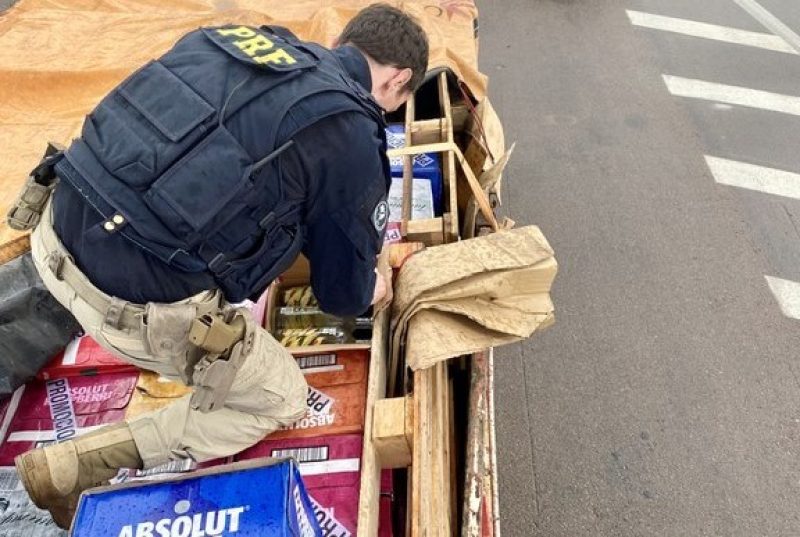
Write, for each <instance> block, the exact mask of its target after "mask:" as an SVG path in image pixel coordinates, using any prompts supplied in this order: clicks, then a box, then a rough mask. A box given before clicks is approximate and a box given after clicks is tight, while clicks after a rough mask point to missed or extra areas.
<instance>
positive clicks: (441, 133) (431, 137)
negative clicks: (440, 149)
mask: <svg viewBox="0 0 800 537" xmlns="http://www.w3.org/2000/svg"><path fill="white" fill-rule="evenodd" d="M448 128H449V127H448V125H447V120H446V119H445V118H437V119H424V120H421V121H414V122H413V123H412V124H411V143H410V144H409V145H421V144H433V143H438V142H446V141H447V134H446V133H447V130H448Z"/></svg>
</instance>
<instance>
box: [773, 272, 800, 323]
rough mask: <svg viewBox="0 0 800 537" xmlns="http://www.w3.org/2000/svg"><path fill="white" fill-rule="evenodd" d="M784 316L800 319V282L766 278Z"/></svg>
mask: <svg viewBox="0 0 800 537" xmlns="http://www.w3.org/2000/svg"><path fill="white" fill-rule="evenodd" d="M764 278H766V280H767V285H769V288H770V290H771V291H772V294H773V295H775V299H776V300H777V301H778V305H779V306H780V308H781V311H782V312H783V314H784V315H786V316H787V317H789V318H791V319H800V282H794V281H792V280H784V279H782V278H776V277H774V276H764Z"/></svg>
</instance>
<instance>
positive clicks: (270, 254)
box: [217, 224, 303, 302]
mask: <svg viewBox="0 0 800 537" xmlns="http://www.w3.org/2000/svg"><path fill="white" fill-rule="evenodd" d="M302 245H303V233H302V231H301V230H299V229H298V226H297V225H296V224H289V225H277V226H275V227H274V228H272V229H271V230H270V231H269V232H267V233H265V234H264V235H263V236H262V238H261V239H260V242H259V244H258V245H257V246H256V247H255V248H254V249H252V250H250V253H248V254H247V255H246V256H244V257H241V258H238V259H233V260H230V261H228V262H227V263H225V267H224V269H225V270H224V271H223V272H222V273H221V274H222V277H219V276H217V283H219V285H220V287H221V288H222V290H223V291H224V292H225V297H226V298H227V299H228V301H229V302H240V301H242V300H244V299H245V298H248V297H249V294H252V293H253V291H257V292H260V291H261V290H263V289H264V288H265V287H266V286H267V284H269V282H271V281H272V280H274V279H275V278H277V277H278V275H280V274H281V273H282V272H284V271H285V270H286V269H288V268H289V266H290V265H291V264H292V262H293V261H294V260H295V258H296V257H297V254H298V253H300V248H301V247H302Z"/></svg>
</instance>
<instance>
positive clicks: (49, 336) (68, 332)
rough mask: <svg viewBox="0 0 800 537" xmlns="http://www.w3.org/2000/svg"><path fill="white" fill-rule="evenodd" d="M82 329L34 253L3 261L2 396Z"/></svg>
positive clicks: (0, 284) (0, 302)
mask: <svg viewBox="0 0 800 537" xmlns="http://www.w3.org/2000/svg"><path fill="white" fill-rule="evenodd" d="M79 330H80V325H79V324H78V321H76V320H75V318H74V317H73V316H72V314H71V313H70V312H69V311H67V309H66V308H64V306H62V305H61V304H59V303H58V302H57V301H56V299H55V298H53V296H52V295H51V294H50V293H49V292H48V291H47V289H46V288H45V286H44V283H42V280H41V278H39V273H38V272H37V271H36V267H35V266H34V264H33V260H32V259H31V254H30V253H28V254H25V255H23V256H20V257H18V258H16V259H14V260H13V261H10V262H8V263H6V264H4V265H0V397H3V396H7V395H11V394H12V393H13V392H14V390H16V389H17V388H18V387H19V386H21V385H22V384H24V383H25V382H27V381H29V380H30V379H32V378H33V377H34V375H36V373H38V372H39V370H40V369H41V368H42V367H43V366H44V365H45V364H46V363H47V362H48V361H49V360H50V359H51V358H52V357H53V355H54V354H55V353H56V352H58V351H60V350H61V349H63V348H64V346H65V345H66V344H67V343H68V342H69V341H70V340H71V339H72V338H73V336H75V334H77V333H78V331H79ZM0 534H2V535H7V534H5V533H2V531H0Z"/></svg>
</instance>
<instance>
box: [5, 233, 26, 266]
mask: <svg viewBox="0 0 800 537" xmlns="http://www.w3.org/2000/svg"><path fill="white" fill-rule="evenodd" d="M30 249H31V237H30V235H22V236H21V237H17V238H15V239H12V240H10V241H9V242H7V243H5V244H3V245H0V265H2V264H4V263H8V262H9V261H11V260H12V259H16V258H17V257H19V256H21V255H22V254H24V253H26V252H28V251H30Z"/></svg>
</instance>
